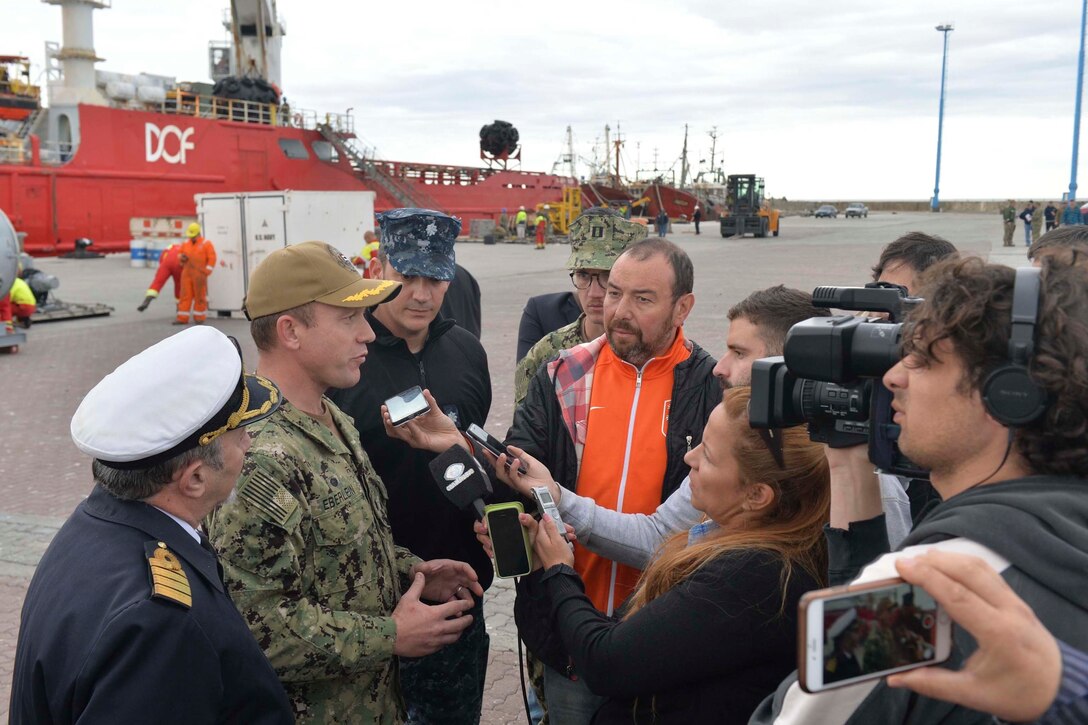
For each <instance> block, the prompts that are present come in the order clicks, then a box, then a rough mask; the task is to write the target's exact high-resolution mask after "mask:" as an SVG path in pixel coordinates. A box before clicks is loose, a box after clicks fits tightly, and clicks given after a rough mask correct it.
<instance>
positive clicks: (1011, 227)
mask: <svg viewBox="0 0 1088 725" xmlns="http://www.w3.org/2000/svg"><path fill="white" fill-rule="evenodd" d="M1014 231H1016V222H1005V246H1006V247H1011V246H1012V233H1013V232H1014Z"/></svg>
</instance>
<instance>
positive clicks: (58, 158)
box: [0, 136, 76, 166]
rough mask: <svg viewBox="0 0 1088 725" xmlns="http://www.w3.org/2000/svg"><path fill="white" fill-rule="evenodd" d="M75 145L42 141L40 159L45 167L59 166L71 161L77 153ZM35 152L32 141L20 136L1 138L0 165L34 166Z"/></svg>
mask: <svg viewBox="0 0 1088 725" xmlns="http://www.w3.org/2000/svg"><path fill="white" fill-rule="evenodd" d="M75 150H76V145H75V144H74V143H62V142H60V141H42V142H41V145H40V147H39V150H38V151H39V158H40V161H41V163H42V164H43V165H46V166H57V165H60V164H63V163H65V162H67V161H69V160H70V159H71V158H72V154H73V153H75ZM33 163H34V152H33V148H32V146H31V142H30V139H28V138H19V137H18V136H0V164H18V165H27V166H29V165H32V164H33Z"/></svg>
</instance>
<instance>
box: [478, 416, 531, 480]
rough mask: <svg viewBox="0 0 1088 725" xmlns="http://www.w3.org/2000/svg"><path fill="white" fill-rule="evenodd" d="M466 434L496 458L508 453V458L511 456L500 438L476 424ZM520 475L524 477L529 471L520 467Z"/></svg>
mask: <svg viewBox="0 0 1088 725" xmlns="http://www.w3.org/2000/svg"><path fill="white" fill-rule="evenodd" d="M465 433H467V434H468V437H469V438H471V439H472V440H474V441H476V442H477V443H479V444H480V445H481V446H483V447H484V448H486V449H487V450H488V451H490V452H491V455H493V456H495V458H498V457H499V456H501V455H502V454H503V453H506V455H507V456H510V453H509V452H508V451H507V450H506V446H505V445H503V442H502V441H500V440H499V439H498V438H496V437H495V436H493V435H491V434H490V433H488V432H487V431H486V430H484V429H483V428H481V427H480V426H478V425H476V424H475V423H469V426H468V429H466V430H465ZM518 473H520V474H521V475H523V476H524V475H525V474H526V473H528V471H527V470H526V469H525V466H518Z"/></svg>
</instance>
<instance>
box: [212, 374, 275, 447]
mask: <svg viewBox="0 0 1088 725" xmlns="http://www.w3.org/2000/svg"><path fill="white" fill-rule="evenodd" d="M257 383H258V384H259V385H260V386H261V387H262V388H264V389H266V390H267V391H268V400H266V401H265V402H264V404H263V405H261V407H260V408H255V409H254V410H246V408H248V407H249V388H248V387H246V384H245V382H244V381H243V383H242V404H241V405H239V406H238V410H236V411H234V412H233V413H231V414H230V417H229V418H227V422H226V424H225V425H223V426H222V427H221V428H218V429H217V430H213V431H209V432H208V433H205V434H204V435H202V436H200V445H202V446H206V445H208V444H209V443H211V442H212V441H214V440H215V439H216V438H218V437H219V436H221V435H223V434H224V433H226V432H227V431H228V430H234V429H235V428H237V427H238V426H240V425H241V424H242V423H245V422H246V421H247V420H249V419H251V418H256V417H257V416H258V415H264V414H265V413H267V412H268V411H269V410H271V409H272V406H273V405H275V404H276V401H277V400H279V391H278V390H277V389H276V386H275V385H272V384H270V383H267V382H265V381H264V380H262V379H261V378H257Z"/></svg>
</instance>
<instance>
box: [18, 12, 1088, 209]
mask: <svg viewBox="0 0 1088 725" xmlns="http://www.w3.org/2000/svg"><path fill="white" fill-rule="evenodd" d="M4 4H5V16H4V18H5V21H4V22H3V23H2V24H0V53H16V52H22V53H25V54H28V55H30V56H31V57H32V59H33V60H34V62H35V63H36V68H35V70H36V71H38V70H40V68H41V63H42V60H43V42H44V41H45V40H57V41H59V40H61V24H60V9H59V8H57V7H55V6H52V5H45V4H43V3H41V2H39V1H38V0H4ZM228 4H229V3H227V2H223V1H222V0H113V7H112V9H109V10H102V11H96V12H95V45H96V50H97V52H98V55H99V56H101V57H103V58H105V59H106V61H105V62H104V63H101V64H99V66H98V67H99V68H100V69H104V70H111V71H118V72H133V73H135V72H148V73H156V74H161V75H169V76H175V77H177V78H178V79H179V80H207V77H208V71H207V60H206V56H207V42H208V41H209V40H213V39H216V40H218V39H223V38H224V37H225V31H224V30H223V28H222V25H221V18H222V11H223V8H224V7H226V6H227V5H228ZM278 8H279V12H280V14H281V15H282V16H283V18H284V19H285V21H286V25H287V36H286V37H285V38H284V49H283V69H284V70H283V89H284V93H285V95H286V96H287V97H288V99H289V100H290V102H291V105H292V106H293V107H295V108H309V109H314V110H319V111H322V112H323V111H342V110H344V109H347V108H349V107H350V108H353V109H354V114H355V117H356V120H355V125H356V129H357V130H358V131H359V133H360V135H361V136H362V137H364V139H365V140H366V142H368V143H369V144H370V145H372V146H374V147H376V148H377V151H378V154H379V155H380V156H381V157H383V158H388V159H395V160H404V161H426V162H434V163H451V164H470V165H476V164H479V163H480V161H479V146H478V133H479V129H480V127H481V126H482V125H484V124H485V123H488V122H490V121H492V120H494V119H497V118H498V119H503V120H506V121H509V122H511V123H513V124H514V125H515V126H516V127H517V128H518V129H519V131H520V133H521V139H522V144H523V160H522V167H523V168H524V169H526V170H533V171H549V170H551V168H552V164H553V162H555V160H556V158H557V157H558V156H559V154H560V153H561V152H562V149H563V145H564V136H565V129H566V127H567V126H568V125H569V126H571V127H572V129H573V133H574V142H575V152H576V154H578V155H579V156H580V157H582V158H585V159H591V158H593V155H594V151H593V147H594V142H595V141H597V140H598V139H600V138H602V137H603V129H604V125H605V124H606V123H607V124H609V125H611V127H612V128H613V131H614V130H615V129H616V128H617V126H618V127H619V128H620V129H621V131H622V134H623V137H624V138H625V139H626V145H625V146H624V148H623V154H622V166H623V172H624V173H625V174H626V175H627V176H632V177H633V176H634V175H635V173H636V171H637V170H639V169H641V170H642V175H643V176H646V175H652V171H651V170H652V169H653V168H654V154H655V150H656V153H657V168H658V169H669V168H670V167H673V166H674V164H675V167H674V169H675V172H676V175H677V178H679V169H680V167H679V163H677V159H678V158H679V156H680V152H681V147H682V145H683V135H684V124H688V128H689V141H688V144H689V158H690V160H691V164H692V167H693V170H694V171H696V172H697V171H698V170H699V169H700V163H699V162H700V160H701V159H705V160H706V163H704V164H703V165H702V167H701V168H703V169H706V168H708V166H709V159H710V138H709V136H708V135H707V132H708V131H709V130H710V129H711V128H712V127H715V126H716V127H717V129H718V134H719V137H718V142H717V154H718V159H719V161H721V160H722V159H724V166H723V168H724V170H725V172H726V173H753V172H754V173H758V174H761V175H762V176H764V177H765V178H766V180H767V188H768V192H769V193H771V194H773V195H775V196H786V197H788V198H794V199H810V200H821V199H845V198H852V197H856V198H862V199H927V198H929V197H930V196H931V195H932V193H933V181H934V170H935V169H934V166H935V161H936V146H937V106H938V97H939V89H940V72H941V49H942V46H941V33H939V32H937V31H936V30H935V29H934V26H936V25H938V24H940V23H943V22H953V23H955V30H954V31H953V32H952V33H951V34H950V48H949V63H948V91H947V100H946V103H945V127H944V150H943V160H942V170H941V198H942V199H964V198H970V199H984V198H999V197H1001V198H1003V197H1007V196H1015V197H1018V198H1028V197H1034V198H1036V199H1044V198H1048V197H1049V198H1057V197H1058V196H1060V194H1061V193H1062V192H1063V191H1065V190H1066V189H1067V188H1068V184H1069V173H1070V159H1071V152H1072V132H1073V104H1074V94H1075V90H1076V89H1075V86H1076V62H1077V51H1078V43H1079V29H1080V11H1081V4H1080V3H1079V2H1076V1H1075V0H1038V1H1037V2H1031V3H995V2H993V0H977V1H976V0H945V1H943V2H937V1H936V0H914V1H913V2H894V3H893V2H888V1H887V0H884V1H883V2H873V1H872V0H824V1H823V2H820V3H813V2H808V1H807V0H770V1H767V2H750V3H744V4H742V3H737V2H731V1H727V0H675V1H671V2H662V1H660V0H658V2H646V1H644V0H629V1H628V2H623V3H616V2H607V3H605V2H593V0H588V1H587V0H582V1H581V2H574V1H571V0H551V1H550V2H540V1H539V0H537V1H536V2H531V3H530V2H521V1H520V0H510V1H507V2H503V3H482V2H450V1H449V0H445V1H442V2H410V1H409V2H365V3H364V2H357V1H343V2H341V1H339V0H309V1H308V2H304V1H303V0H279V3H278ZM1085 141H1086V148H1085V150H1084V152H1083V153H1082V158H1083V157H1085V156H1088V138H1086V139H1085ZM598 153H599V154H600V153H603V152H602V151H600V150H599V151H598ZM1080 167H1081V170H1082V176H1083V171H1084V169H1085V164H1084V163H1083V162H1082V163H1081V164H1080ZM579 173H585V167H584V166H582V167H581V168H580V169H579ZM1086 192H1088V178H1082V183H1081V193H1080V194H1079V196H1080V197H1082V198H1084V197H1088V193H1086Z"/></svg>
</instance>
